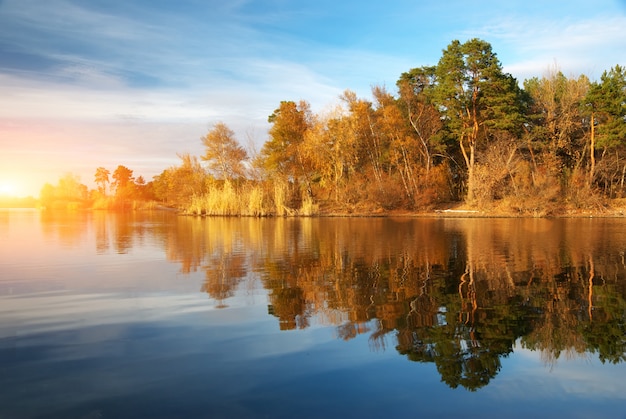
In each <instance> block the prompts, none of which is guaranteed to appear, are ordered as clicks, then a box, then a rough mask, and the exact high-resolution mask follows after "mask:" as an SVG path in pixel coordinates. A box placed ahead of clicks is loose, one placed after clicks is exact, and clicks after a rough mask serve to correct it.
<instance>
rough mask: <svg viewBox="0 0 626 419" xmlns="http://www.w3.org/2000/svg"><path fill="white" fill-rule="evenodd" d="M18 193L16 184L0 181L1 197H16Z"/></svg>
mask: <svg viewBox="0 0 626 419" xmlns="http://www.w3.org/2000/svg"><path fill="white" fill-rule="evenodd" d="M17 192H18V187H17V185H16V184H15V183H14V182H9V181H0V195H2V196H15V195H16V194H17Z"/></svg>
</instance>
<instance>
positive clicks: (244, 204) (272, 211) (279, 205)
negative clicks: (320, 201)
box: [183, 180, 319, 217]
mask: <svg viewBox="0 0 626 419" xmlns="http://www.w3.org/2000/svg"><path fill="white" fill-rule="evenodd" d="M288 196H289V186H288V185H287V184H285V183H281V182H273V183H270V184H263V183H237V182H232V181H229V180H226V181H224V182H222V183H219V184H214V185H212V186H211V187H209V189H208V190H207V191H206V192H205V193H204V194H202V195H194V196H193V197H192V199H191V202H190V203H189V205H187V206H186V207H185V208H184V209H183V212H185V213H187V214H192V215H208V216H249V217H266V216H278V217H284V216H290V215H296V214H297V215H304V216H311V215H315V214H317V213H318V211H319V206H318V205H317V204H314V203H313V200H312V199H311V198H305V199H303V201H302V208H300V209H298V210H295V209H292V208H289V205H288Z"/></svg>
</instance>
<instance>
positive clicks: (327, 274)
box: [158, 217, 626, 390]
mask: <svg viewBox="0 0 626 419" xmlns="http://www.w3.org/2000/svg"><path fill="white" fill-rule="evenodd" d="M162 224H163V225H164V226H165V227H163V231H159V232H158V234H159V235H160V236H161V237H162V239H161V240H162V241H163V243H164V246H165V248H166V252H167V256H168V259H170V260H173V261H177V262H178V263H180V264H181V271H182V272H183V273H189V272H193V271H201V272H204V273H205V281H204V284H203V285H202V290H203V291H205V292H207V293H208V294H209V295H210V296H211V297H212V298H214V299H215V300H217V301H218V302H219V304H220V306H223V305H225V304H226V303H227V301H226V300H227V299H228V298H229V297H231V296H233V295H234V294H235V292H236V290H237V289H238V288H239V287H240V284H241V283H242V281H244V280H245V279H246V278H253V277H255V278H259V279H260V281H261V282H262V284H263V286H264V287H265V288H266V289H267V290H268V292H269V296H268V298H269V301H268V304H269V307H268V312H269V314H271V315H273V316H275V317H276V318H277V319H278V323H279V327H280V328H281V330H287V329H295V328H304V327H308V326H309V325H311V324H314V323H322V324H328V325H334V326H336V333H337V336H338V337H339V338H341V339H346V340H347V339H352V338H354V337H355V336H357V335H359V334H368V335H369V338H370V342H371V344H372V347H373V348H384V347H385V346H386V342H388V341H389V340H390V339H394V340H395V347H396V349H397V351H398V352H399V353H401V354H403V355H405V356H406V357H407V358H408V359H410V360H412V361H416V362H432V363H434V364H435V365H436V366H437V369H438V371H439V373H440V374H441V377H442V380H443V381H444V382H445V383H446V384H447V385H449V386H450V387H458V386H462V387H464V388H467V389H470V390H476V389H478V388H481V387H482V386H485V385H486V384H488V383H489V381H490V380H491V379H493V378H494V377H495V376H496V375H497V374H498V372H499V370H500V368H501V358H502V357H506V356H507V355H508V354H510V353H511V352H512V351H513V348H514V346H515V345H516V344H519V345H522V346H523V347H526V348H528V349H531V350H535V351H540V352H541V354H542V357H543V359H544V360H545V362H546V363H548V364H549V365H552V364H554V363H555V362H557V361H558V359H559V358H560V357H561V356H563V355H564V354H565V355H567V356H576V355H577V354H584V353H585V352H595V353H597V354H598V356H599V359H600V360H602V361H603V362H621V361H622V360H624V359H625V355H624V354H625V352H626V338H625V336H626V334H625V332H626V330H625V326H624V324H625V321H626V314H625V313H626V278H625V277H626V264H625V263H624V256H623V252H624V250H625V249H626V224H625V223H624V222H623V220H610V219H606V220H599V219H596V220H593V221H592V220H583V219H580V220H545V219H524V220H498V219H473V220H462V219H439V220H438V219H420V220H413V219H405V220H393V219H379V218H366V219H358V218H355V219H332V218H320V219H315V218H313V219H309V218H307V219H291V218H285V219H263V220H258V219H252V218H205V219H203V218H188V217H179V218H178V219H175V222H167V223H162Z"/></svg>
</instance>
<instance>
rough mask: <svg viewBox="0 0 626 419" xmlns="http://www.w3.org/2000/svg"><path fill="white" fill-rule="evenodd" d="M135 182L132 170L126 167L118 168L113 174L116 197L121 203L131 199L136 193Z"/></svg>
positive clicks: (120, 166)
mask: <svg viewBox="0 0 626 419" xmlns="http://www.w3.org/2000/svg"><path fill="white" fill-rule="evenodd" d="M134 181H135V179H134V177H133V171H132V170H130V169H129V168H128V167H126V166H122V165H119V166H117V169H115V171H114V172H113V186H114V187H115V197H116V198H117V199H119V200H121V201H124V200H125V199H129V198H131V197H132V196H133V195H134V193H135V183H134Z"/></svg>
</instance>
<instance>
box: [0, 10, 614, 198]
mask: <svg viewBox="0 0 626 419" xmlns="http://www.w3.org/2000/svg"><path fill="white" fill-rule="evenodd" d="M625 28H626V0H596V1H593V2H591V1H588V0H586V1H577V0H575V1H556V0H555V1H549V0H544V1H534V0H526V1H507V2H502V1H480V0H477V1H474V2H467V1H457V0H452V1H442V0H438V1H419V0H413V1H409V0H397V1H394V0H390V1H388V2H380V1H363V0H361V1H352V0H347V1H340V0H334V1H330V0H318V1H315V2H301V1H295V0H267V1H246V0H230V1H221V0H220V1H215V0H209V1H202V0H178V1H175V0H171V1H168V0H134V1H128V0H0V89H1V91H2V95H1V96H0V147H1V148H0V150H1V153H0V193H2V192H3V191H4V192H9V191H10V192H12V193H16V194H19V195H24V194H33V195H38V194H39V190H40V188H41V186H42V185H43V184H44V183H45V182H50V183H56V181H57V180H58V179H59V178H60V177H61V176H63V175H64V174H65V173H68V172H69V173H73V174H75V175H78V176H80V178H81V181H82V182H83V183H85V184H87V185H88V186H90V187H93V175H94V173H95V169H96V168H97V167H99V166H103V167H106V168H108V169H109V170H111V171H113V170H114V169H115V167H117V165H119V164H123V165H125V166H127V167H129V168H130V169H131V170H133V171H134V173H135V175H136V176H139V175H142V176H143V177H144V178H145V179H146V180H151V179H152V177H153V176H154V175H156V174H158V173H160V172H161V171H163V170H164V169H166V168H167V167H170V166H172V165H177V164H179V161H180V160H179V159H178V157H177V153H178V154H181V153H191V154H193V155H197V156H200V155H201V154H202V153H203V148H202V144H201V141H200V137H202V136H203V135H204V134H206V132H207V131H208V130H209V129H210V128H211V126H212V125H213V124H215V123H216V122H218V121H222V122H224V123H226V124H227V125H228V126H229V127H231V128H232V129H233V130H234V131H235V133H236V135H237V138H238V140H239V141H240V143H241V144H242V145H244V146H248V145H249V144H255V146H256V147H257V148H258V149H259V148H260V147H261V145H262V144H263V142H264V141H265V140H266V139H267V129H268V127H269V125H268V124H267V117H268V115H270V114H271V113H272V111H273V110H274V109H275V108H277V107H278V105H279V104H280V101H281V100H295V101H297V100H301V99H303V100H306V101H308V102H309V103H310V104H311V106H312V109H313V111H315V112H323V111H324V110H325V109H327V108H329V107H331V106H333V105H336V104H338V103H339V101H338V96H339V95H340V94H341V93H342V92H343V91H344V90H345V89H350V90H353V91H355V92H356V93H357V94H358V95H359V96H360V97H365V98H370V89H371V86H373V85H384V86H386V87H387V88H388V89H389V90H390V91H395V82H396V80H397V79H398V77H399V76H400V74H401V73H402V72H404V71H407V70H409V69H411V68H413V67H418V66H422V65H431V64H436V63H437V61H438V59H439V57H440V56H441V51H442V49H444V48H445V47H446V46H447V45H448V44H449V43H450V41H452V40H453V39H459V40H460V41H465V40H467V39H471V38H475V37H477V38H481V39H484V40H486V41H488V42H490V43H491V44H492V47H493V49H494V51H495V52H496V53H497V54H498V57H499V58H500V61H501V62H502V65H503V67H504V69H505V71H507V72H510V73H511V74H512V75H513V76H515V77H516V78H517V79H518V80H520V81H522V80H524V79H526V78H530V77H533V76H538V77H541V76H542V75H543V74H545V73H546V72H547V71H548V69H549V68H551V67H555V66H556V67H558V68H559V69H560V70H561V71H563V73H564V74H566V75H568V76H577V75H579V74H581V73H582V74H586V75H588V76H589V77H591V78H592V79H595V78H598V77H599V76H600V75H601V74H602V72H603V71H604V70H608V69H610V68H611V67H612V66H614V65H615V64H621V65H625V64H626V62H625V60H626V29H625Z"/></svg>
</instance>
